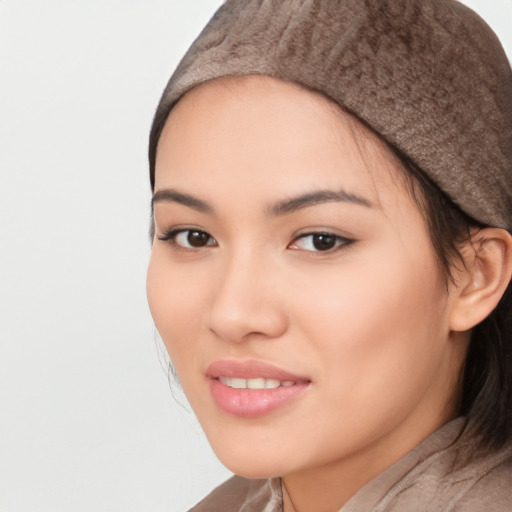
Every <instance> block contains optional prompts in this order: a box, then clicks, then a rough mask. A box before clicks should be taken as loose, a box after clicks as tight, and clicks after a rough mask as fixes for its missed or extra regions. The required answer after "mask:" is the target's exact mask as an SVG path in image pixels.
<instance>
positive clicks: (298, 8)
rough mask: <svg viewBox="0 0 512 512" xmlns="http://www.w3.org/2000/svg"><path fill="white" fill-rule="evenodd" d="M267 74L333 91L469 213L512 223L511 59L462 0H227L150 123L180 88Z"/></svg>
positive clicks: (157, 129)
mask: <svg viewBox="0 0 512 512" xmlns="http://www.w3.org/2000/svg"><path fill="white" fill-rule="evenodd" d="M253 74H262V75H269V76H272V77H275V78H279V79H281V80H286V81H290V82H294V83H297V84H301V85H303V86H306V87H308V88H311V89H314V90H316V91H319V92H321V93H323V94H324V95H326V96H327V97H329V98H331V99H332V100H334V101H335V102H337V103H338V104H340V105H341V106H342V107H343V108H344V109H346V110H348V111H349V112H352V113H353V114H355V115H356V116H357V117H358V118H360V119H362V120H363V121H364V122H365V123H366V124H368V125H369V126H370V127H371V128H372V129H373V130H374V131H376V132H377V133H378V134H380V135H381V136H382V137H383V138H384V139H386V140H387V141H388V142H390V143H391V144H392V145H394V146H395V147H397V148H398V149H399V150H400V151H401V152H402V153H404V154H405V155H406V156H408V157H409V158H410V159H411V160H412V161H413V162H414V163H415V164H416V165H417V166H419V167H420V168H421V169H422V170H423V171H424V172H425V173H426V174H427V175H428V176H429V177H430V178H431V179H432V180H433V181H434V182H435V183H437V184H438V186H439V187H440V188H441V189H442V190H443V191H444V192H445V193H446V194H448V196H449V197H450V198H451V199H452V200H453V201H454V202H455V203H456V204H458V205H459V206H460V208H462V210H463V211H465V212H466V213H467V214H468V215H470V216H471V217H473V218H474V219H476V220H477V221H479V222H481V223H483V224H486V225H490V226H495V227H500V228H504V229H507V230H509V231H512V71H511V69H510V64H509V63H508V60H507V57H506V55H505V53H504V51H503V48H502V47H501V45H500V43H499V41H498V39H497V37H496V36H495V35H494V33H493V32H492V30H491V29H490V28H489V27H488V26H487V24H486V23H485V22H484V21H483V20H482V19H481V18H480V17H479V16H478V15H476V14H475V13H474V12H473V11H471V10H470V9H468V8H467V7H465V6H463V5H462V4H460V3H458V2H456V1H454V0H227V1H226V2H225V3H224V4H223V5H222V6H221V7H220V9H219V10H218V11H217V13H216V14H215V15H214V17H213V18H212V19H211V20H210V22H209V23H208V25H207V26H206V27H205V29H204V30H203V32H202V33H201V34H200V35H199V37H198V38H197V39H196V41H195V42H194V43H193V45H192V46H191V48H190V49H189V51H188V53H187V54H186V55H185V57H184V58H183V60H182V61H181V63H180V64H179V66H178V68H177V69H176V71H175V72H174V74H173V75H172V77H171V79H170V81H169V83H168V84H167V87H166V89H165V91H164V93H163V96H162V98H161V100H160V104H159V105H158V108H157V111H156V114H155V118H154V121H153V126H152V129H151V135H150V148H149V157H150V172H151V185H152V186H154V172H155V169H154V165H155V157H156V149H157V144H158V139H159V136H160V133H161V131H162V129H163V126H164V124H165V120H166V119H167V116H168V114H169V112H170V110H171V109H172V107H173V106H174V104H175V103H176V102H177V101H178V100H179V99H180V97H181V96H182V95H183V94H184V93H186V92H187V91H188V90H190V89H191V88H192V87H194V86H195V85H198V84H200V83H202V82H205V81H207V80H212V79H215V78H219V77H222V76H228V75H237V76H240V75H253Z"/></svg>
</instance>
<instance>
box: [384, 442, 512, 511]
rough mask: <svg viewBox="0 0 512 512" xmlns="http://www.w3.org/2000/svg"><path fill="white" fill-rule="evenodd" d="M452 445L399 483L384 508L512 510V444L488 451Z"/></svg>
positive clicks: (464, 445) (468, 446)
mask: <svg viewBox="0 0 512 512" xmlns="http://www.w3.org/2000/svg"><path fill="white" fill-rule="evenodd" d="M453 448H454V449H448V450H443V451H441V452H438V453H436V454H434V456H432V457H430V458H429V459H427V460H426V461H425V463H424V464H419V465H418V466H417V467H416V468H415V470H416V471H414V470H413V471H412V472H411V476H412V474H413V473H416V474H415V475H414V477H413V478H410V479H408V478H407V477H406V478H405V479H404V480H402V481H401V482H399V484H398V486H396V487H395V492H396V496H395V499H394V500H392V501H391V502H390V507H389V508H386V509H385V510H390V511H391V510H392V511H395V510H397V511H398V510H404V508H403V507H404V505H406V504H407V505H411V504H414V505H416V506H418V505H420V504H421V505H422V506H424V507H425V506H426V508H425V510H428V511H429V512H474V511H480V510H492V511H493V512H510V511H511V510H512V445H508V446H505V447H503V448H502V449H501V450H498V451H494V452H490V453H486V454H482V453H480V454H477V453H476V452H475V451H473V448H474V447H472V446H471V445H468V444H465V443H461V444H460V445H459V446H457V444H456V445H455V446H454V447H453ZM418 470H419V471H418ZM427 504H428V505H427ZM406 509H407V508H406ZM422 510H423V509H422Z"/></svg>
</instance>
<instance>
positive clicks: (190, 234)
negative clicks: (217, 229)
mask: <svg viewBox="0 0 512 512" xmlns="http://www.w3.org/2000/svg"><path fill="white" fill-rule="evenodd" d="M158 239H159V240H161V241H162V242H168V243H170V244H171V245H173V246H176V247H179V248H181V249H201V248H203V247H207V246H211V245H217V242H216V240H215V239H214V238H213V237H212V236H211V235H210V234H209V233H207V232H206V231H201V230H200V229H175V230H170V231H168V232H167V233H165V234H163V235H161V236H159V237H158Z"/></svg>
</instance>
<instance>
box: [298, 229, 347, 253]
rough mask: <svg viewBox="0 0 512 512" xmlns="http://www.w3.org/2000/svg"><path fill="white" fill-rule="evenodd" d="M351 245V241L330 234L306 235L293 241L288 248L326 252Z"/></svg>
mask: <svg viewBox="0 0 512 512" xmlns="http://www.w3.org/2000/svg"><path fill="white" fill-rule="evenodd" d="M352 243H353V240H350V239H348V238H344V237H341V236H338V235H334V234H332V233H307V234H304V235H301V236H299V237H298V238H297V239H295V240H294V241H293V242H292V244H291V245H290V246H289V248H290V249H298V250H301V251H309V252H328V251H335V250H337V249H340V248H342V247H346V246H349V245H350V244H352Z"/></svg>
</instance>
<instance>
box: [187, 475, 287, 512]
mask: <svg viewBox="0 0 512 512" xmlns="http://www.w3.org/2000/svg"><path fill="white" fill-rule="evenodd" d="M264 507H269V508H265V510H268V511H269V512H281V510H282V498H281V484H280V481H279V479H270V480H251V479H248V478H243V477H241V476H234V477H232V478H230V479H229V480H227V481H226V482H224V483H223V484H222V485H220V486H219V487H217V488H215V489H214V490H213V491H212V492H211V493H210V494H209V495H208V496H206V498H204V499H203V500H202V501H200V502H199V503H198V504H197V505H196V506H195V507H192V508H191V509H190V511H189V512H219V510H222V512H239V511H240V510H263V508H264Z"/></svg>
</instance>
